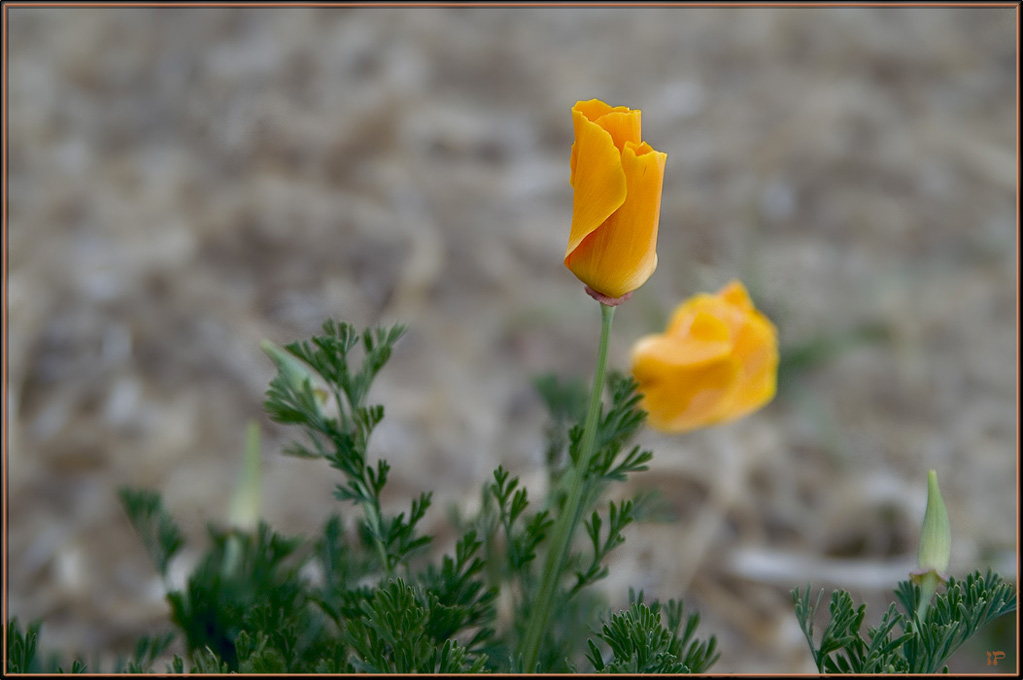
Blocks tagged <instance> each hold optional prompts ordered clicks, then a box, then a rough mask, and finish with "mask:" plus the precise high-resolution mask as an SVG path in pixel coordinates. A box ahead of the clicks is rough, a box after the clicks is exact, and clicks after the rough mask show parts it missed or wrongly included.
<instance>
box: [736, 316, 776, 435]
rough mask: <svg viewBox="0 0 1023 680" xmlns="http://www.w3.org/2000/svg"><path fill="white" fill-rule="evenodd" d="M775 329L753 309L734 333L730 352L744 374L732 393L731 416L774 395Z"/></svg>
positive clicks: (763, 402)
mask: <svg viewBox="0 0 1023 680" xmlns="http://www.w3.org/2000/svg"><path fill="white" fill-rule="evenodd" d="M777 336H778V331H777V329H775V327H774V324H772V323H771V322H770V321H769V320H768V319H767V317H766V316H764V315H763V314H761V313H760V312H757V311H752V312H751V313H750V316H749V317H748V318H747V321H746V323H745V324H744V325H743V327H742V329H741V330H740V331H739V333H737V334H736V336H735V347H734V349H733V350H732V355H733V356H734V357H736V358H737V359H738V360H739V361H740V362H741V363H742V372H743V378H742V380H741V384H740V387H739V389H738V390H736V392H735V394H734V395H733V400H734V401H733V403H732V405H731V408H730V411H731V413H732V414H731V417H732V418H738V417H740V416H742V415H745V414H747V413H749V412H751V411H755V410H756V409H758V408H760V407H761V406H763V405H764V404H766V403H767V402H769V401H771V399H773V398H774V394H775V391H776V390H777V384H778V380H777V375H778V342H777V339H776V338H777Z"/></svg>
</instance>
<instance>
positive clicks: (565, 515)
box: [521, 303, 615, 673]
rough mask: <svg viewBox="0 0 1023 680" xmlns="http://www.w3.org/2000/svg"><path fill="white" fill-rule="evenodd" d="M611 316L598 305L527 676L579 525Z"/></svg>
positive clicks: (528, 645)
mask: <svg viewBox="0 0 1023 680" xmlns="http://www.w3.org/2000/svg"><path fill="white" fill-rule="evenodd" d="M614 313H615V308H614V307H611V306H608V305H605V304H603V303H601V305H600V314H601V326H600V349H599V350H598V352H597V370H596V373H595V374H594V377H593V392H592V393H591V394H590V407H589V411H588V412H587V413H586V424H585V426H584V428H583V439H582V443H581V446H580V448H579V458H578V459H577V460H576V465H575V476H574V477H573V479H572V486H571V488H570V489H569V492H568V499H567V500H566V501H565V507H564V509H563V510H562V512H561V514H560V515H559V516H558V521H557V524H556V525H555V526H554V533H553V535H552V538H551V544H550V548H549V550H548V551H547V559H546V561H545V562H544V568H543V575H542V580H541V582H540V590H539V591H537V594H536V598H535V599H534V600H533V609H532V612H531V613H530V617H529V618H530V621H529V628H528V629H527V631H526V636H525V638H524V639H523V643H522V648H521V652H522V658H523V666H522V670H523V671H524V672H526V673H532V672H534V669H535V666H536V660H537V657H538V656H539V653H540V642H541V640H542V639H543V635H544V633H545V632H546V631H547V630H548V628H549V627H550V619H551V612H552V610H553V609H554V595H555V593H556V591H557V587H558V583H559V582H560V581H561V574H562V571H563V570H564V568H565V558H566V557H567V555H568V547H569V545H570V544H571V542H572V535H573V534H574V533H575V528H576V526H577V525H578V524H579V516H580V514H581V512H580V511H581V507H580V505H581V501H582V497H583V487H584V483H583V482H584V480H585V478H586V473H587V471H588V470H589V469H590V459H592V458H593V445H594V442H595V441H596V439H597V425H598V420H599V418H600V403H601V395H602V394H603V392H604V373H605V369H606V367H607V348H608V341H609V340H610V337H611V321H612V320H613V319H614Z"/></svg>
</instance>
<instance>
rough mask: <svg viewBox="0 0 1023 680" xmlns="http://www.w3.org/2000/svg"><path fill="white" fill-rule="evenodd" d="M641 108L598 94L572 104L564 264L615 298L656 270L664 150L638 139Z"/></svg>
mask: <svg viewBox="0 0 1023 680" xmlns="http://www.w3.org/2000/svg"><path fill="white" fill-rule="evenodd" d="M640 115H641V112H640V111H638V110H631V109H629V108H627V107H625V106H616V107H614V108H612V107H611V106H608V105H607V104H605V103H604V102H602V101H600V100H599V99H591V100H590V101H588V102H576V105H575V106H573V107H572V122H573V125H574V126H575V143H574V144H573V145H572V160H571V173H572V174H571V177H570V179H569V182H570V183H571V185H572V188H573V189H574V192H575V193H574V196H573V201H572V231H571V233H570V234H569V237H568V248H567V249H566V250H565V266H566V267H568V268H569V269H570V270H571V271H572V273H573V274H575V275H576V277H578V278H579V280H580V281H582V282H583V283H585V284H586V285H588V286H589V287H590V288H592V289H593V290H594V291H596V292H597V293H601V294H603V295H605V296H607V297H609V298H620V297H622V296H623V295H625V294H626V293H630V292H632V291H634V290H636V289H637V288H639V287H640V286H642V285H643V284H644V283H646V280H647V279H649V278H650V275H651V274H653V273H654V269H655V268H656V267H657V223H658V221H659V219H660V213H661V185H662V184H663V182H664V162H665V160H666V159H667V155H666V154H663V153H661V152H660V151H654V149H653V148H651V146H650V145H649V144H647V143H646V142H643V141H641V140H640V132H639V129H640Z"/></svg>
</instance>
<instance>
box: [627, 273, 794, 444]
mask: <svg viewBox="0 0 1023 680" xmlns="http://www.w3.org/2000/svg"><path fill="white" fill-rule="evenodd" d="M632 374H633V376H635V378H636V381H637V382H638V383H639V390H640V392H641V393H642V395H643V401H642V403H641V406H642V408H644V409H645V410H646V411H647V412H648V413H649V417H648V419H647V422H648V423H650V425H651V426H653V427H654V428H656V429H658V430H661V431H664V432H672V433H678V432H686V431H688V430H694V429H696V428H699V427H706V426H708V425H713V424H715V423H721V422H726V421H729V420H734V419H736V418H739V417H741V416H744V415H746V414H748V413H751V412H753V411H755V410H757V409H758V408H760V407H761V406H764V405H765V404H767V403H768V402H769V401H771V399H772V398H774V394H775V390H776V386H777V378H778V332H777V330H776V329H775V327H774V324H772V323H771V321H770V320H769V319H768V318H767V317H766V316H764V315H763V314H761V313H760V312H759V311H757V310H756V309H755V308H754V307H753V302H752V301H751V300H750V298H749V294H748V293H747V292H746V288H745V287H744V286H743V285H742V283H740V282H739V281H732V282H730V283H729V284H728V285H726V286H725V287H724V288H722V289H721V290H720V291H719V292H718V293H717V294H716V295H711V294H709V293H701V294H699V295H696V296H694V297H692V298H690V299H689V300H686V301H685V302H683V303H682V304H681V305H679V307H678V308H677V309H676V310H675V313H674V314H673V315H672V317H671V321H670V322H669V324H668V328H667V330H665V332H664V333H661V334H655V335H648V336H646V337H644V338H641V339H640V340H639V341H637V342H636V344H635V345H634V346H633V348H632Z"/></svg>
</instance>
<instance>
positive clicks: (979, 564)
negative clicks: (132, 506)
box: [5, 7, 1018, 673]
mask: <svg viewBox="0 0 1023 680" xmlns="http://www.w3.org/2000/svg"><path fill="white" fill-rule="evenodd" d="M7 16H8V19H9V36H8V38H9V62H8V69H9V72H8V75H9V81H8V88H9V89H8V94H9V124H10V127H9V141H10V148H9V156H8V160H9V171H10V174H9V180H8V181H9V185H8V189H9V198H10V204H9V217H10V222H9V224H8V225H7V234H8V247H9V279H8V282H7V283H8V289H7V295H8V300H7V302H8V310H9V338H8V341H9V345H8V352H9V353H8V356H7V362H8V367H9V370H10V374H9V375H10V381H9V384H8V385H6V386H5V390H6V391H7V399H8V401H7V403H8V414H7V415H8V418H7V433H6V434H7V449H6V452H5V453H6V456H7V465H8V470H9V476H8V478H7V484H8V492H9V495H8V499H7V502H8V503H9V505H8V509H9V535H8V537H7V544H8V549H9V559H10V563H9V569H10V571H9V581H8V588H9V593H8V595H9V598H8V600H7V606H8V609H9V614H10V615H12V616H18V617H20V618H21V619H23V620H26V619H32V618H36V617H41V618H42V619H43V620H44V622H45V626H44V637H43V644H44V647H52V646H57V647H61V648H64V649H76V650H79V651H80V652H81V653H83V654H87V655H90V654H91V655H95V654H99V653H103V654H108V653H112V652H127V651H128V650H129V646H130V644H131V643H132V642H133V640H134V639H135V637H136V636H137V635H138V634H139V633H140V632H143V631H151V630H163V629H165V628H166V624H165V623H164V622H165V618H164V617H165V615H166V608H165V605H164V603H163V600H162V596H163V592H162V590H161V586H160V583H159V580H158V579H157V578H156V576H155V573H154V570H153V568H152V567H151V565H150V564H149V562H148V560H147V558H146V557H145V554H144V552H143V549H142V547H141V545H140V543H139V541H138V540H137V538H136V536H135V535H134V533H133V532H132V530H131V527H130V526H129V524H128V522H127V520H126V518H125V516H124V515H123V513H122V512H121V510H120V507H119V505H118V503H117V501H116V497H115V490H116V488H117V487H118V486H120V485H122V484H130V485H134V486H146V487H152V488H156V489H159V490H160V491H162V492H163V494H164V496H165V501H166V503H167V505H168V506H169V508H170V509H171V511H172V512H173V514H174V515H175V516H176V517H177V518H178V520H179V521H180V522H181V524H182V525H183V526H184V528H185V529H186V530H187V531H188V533H189V536H190V537H191V538H192V541H191V543H190V544H189V548H188V550H187V551H186V554H185V555H184V556H183V557H182V558H181V559H180V560H179V562H178V564H177V569H176V572H175V575H174V578H175V579H177V582H181V580H182V579H183V578H184V577H185V574H186V573H187V570H188V569H189V568H190V564H191V562H190V560H194V559H195V558H196V556H197V555H198V553H199V551H200V549H201V548H202V546H203V544H202V536H203V527H204V525H205V523H206V522H207V521H220V520H222V519H223V518H225V516H226V512H227V503H228V499H229V497H230V494H231V492H232V490H233V484H234V480H235V477H236V473H237V470H238V469H239V465H240V461H241V451H242V445H243V440H244V424H245V421H246V420H247V419H249V418H260V422H261V423H262V424H263V425H264V461H265V467H264V484H263V490H264V504H263V507H264V512H263V514H264V517H265V518H266V519H267V520H268V521H270V522H271V524H273V525H274V526H275V527H277V528H278V529H280V530H283V531H286V532H290V533H300V532H312V531H315V530H316V529H317V528H318V527H319V526H320V524H321V523H322V521H323V519H324V518H325V517H326V516H327V515H328V514H329V513H330V512H331V511H332V510H333V508H334V507H335V504H336V501H335V500H333V498H332V496H331V490H332V488H333V485H334V483H335V482H334V480H333V478H332V475H331V474H330V473H329V472H328V470H327V468H326V466H325V465H323V464H320V463H316V462H312V461H301V460H292V459H287V458H285V457H283V456H281V455H280V450H281V448H282V447H283V445H284V444H285V443H286V442H287V441H288V438H289V437H290V436H291V433H290V432H289V431H287V430H286V429H284V428H281V427H278V426H275V425H273V424H271V423H269V422H268V421H267V420H266V419H265V418H263V417H261V402H262V398H263V392H264V390H265V389H266V385H267V382H268V381H269V379H270V377H271V375H272V371H271V364H270V362H269V361H268V360H267V359H266V357H265V356H264V355H263V354H262V353H261V352H260V350H259V348H258V342H259V340H260V339H261V338H264V337H268V338H271V339H273V340H275V341H277V342H280V343H284V342H288V341H291V340H293V339H298V338H305V337H308V336H309V335H311V334H313V333H315V332H317V331H318V329H319V327H320V324H321V323H322V321H323V320H324V319H326V318H327V317H336V318H340V319H343V320H347V321H350V322H352V323H355V324H357V325H360V326H361V325H365V324H371V323H378V322H387V323H390V322H394V321H402V322H405V323H407V324H408V325H409V326H410V328H411V330H410V332H409V334H408V336H406V338H405V339H404V340H403V341H402V343H401V345H400V349H399V350H398V352H397V353H396V355H395V357H394V358H393V360H392V362H391V364H390V365H389V366H388V368H387V369H386V370H385V371H384V373H383V374H382V376H381V378H380V379H379V381H378V383H377V385H376V387H375V392H374V395H373V397H374V399H375V400H377V401H379V402H381V403H384V404H385V405H386V407H387V414H388V417H387V419H386V420H385V421H384V423H383V424H382V426H381V428H380V430H379V431H378V433H377V436H376V438H375V440H374V444H373V446H374V449H373V450H374V452H375V453H376V454H377V455H381V456H385V457H387V459H388V460H389V461H390V462H391V463H392V466H393V468H394V469H393V473H392V478H393V482H392V484H393V487H394V488H393V489H392V494H391V496H390V497H389V498H390V499H391V500H393V501H395V502H398V503H401V504H402V505H404V504H405V502H406V501H404V500H403V498H404V497H405V496H406V494H410V493H413V492H416V493H418V492H419V491H421V490H427V489H434V490H435V491H436V492H437V493H436V496H435V501H436V502H435V506H434V509H433V510H432V511H431V514H430V515H429V521H430V522H431V523H432V524H433V525H435V526H441V525H443V523H444V522H445V510H444V509H445V506H446V504H449V503H457V504H460V505H461V506H462V507H463V508H465V509H467V510H471V509H472V507H473V504H474V503H475V502H476V500H477V498H478V491H477V490H478V487H479V485H480V484H481V483H483V482H484V481H485V480H487V479H488V478H489V476H490V472H491V471H492V470H493V468H494V467H496V465H497V464H498V462H502V463H503V464H504V465H505V466H506V467H510V468H512V469H513V470H514V471H515V472H516V473H518V474H521V475H522V476H523V478H524V479H525V480H529V481H530V482H531V483H532V484H534V485H538V484H539V483H540V480H541V479H542V471H541V458H542V444H543V442H542V439H541V430H542V426H543V423H544V416H545V414H544V412H543V409H542V407H541V405H540V403H539V400H538V398H537V396H536V395H535V393H534V391H533V389H532V387H531V379H532V377H533V376H534V375H536V374H539V373H543V372H547V371H554V372H556V373H558V374H559V375H562V376H573V375H576V376H583V377H585V378H586V380H589V379H590V374H591V371H592V364H593V359H594V356H595V352H596V341H597V334H598V330H599V314H598V312H597V307H596V305H595V304H594V303H593V302H592V301H591V300H590V299H589V298H588V297H587V296H586V295H585V293H584V292H583V290H582V286H581V284H579V283H578V282H577V281H576V280H575V278H574V277H573V276H572V274H571V273H570V272H569V271H568V270H566V269H565V268H564V267H563V265H562V262H561V260H562V257H563V254H564V248H565V243H566V241H567V236H568V228H569V224H570V221H571V189H570V187H569V186H568V157H569V149H570V146H571V144H572V124H571V115H570V109H571V107H572V105H573V104H574V103H575V102H576V101H577V100H580V99H590V98H594V97H597V98H600V99H603V100H604V101H606V102H608V103H610V104H612V105H626V106H630V107H632V108H639V109H641V110H642V111H643V124H644V126H643V136H644V139H645V140H646V141H648V142H649V143H650V144H651V145H653V146H654V147H655V148H656V149H658V150H661V151H664V152H666V153H667V154H668V163H667V169H666V178H665V185H664V199H663V208H662V213H661V235H660V245H659V261H660V264H659V267H658V270H657V272H656V273H655V274H654V276H653V277H652V278H651V279H650V281H649V282H648V283H647V284H646V285H645V286H644V287H643V288H642V289H641V290H639V291H638V292H637V293H636V294H635V295H634V297H633V299H632V300H631V301H630V302H629V303H627V304H626V305H625V306H623V307H621V308H620V311H619V313H618V314H617V318H616V321H615V328H614V337H613V341H612V348H611V352H612V356H611V363H612V366H613V367H615V368H618V369H620V370H626V369H627V367H628V352H629V346H630V344H631V343H632V342H633V341H634V340H636V339H637V338H638V337H640V336H641V335H643V334H645V333H649V332H653V331H656V330H660V329H661V327H662V324H663V322H664V320H665V319H666V317H667V316H668V314H670V312H671V310H672V308H673V307H674V305H675V304H677V303H678V302H679V301H681V300H682V299H683V298H684V297H687V296H689V295H691V294H693V293H696V292H699V291H702V290H716V289H718V288H719V287H721V286H722V285H724V284H725V283H726V282H727V281H728V280H729V279H731V278H733V277H738V278H741V279H742V280H743V281H744V282H746V284H747V285H748V286H749V288H750V291H751V293H752V295H753V298H754V300H755V301H756V303H757V304H758V306H759V307H761V308H762V309H763V310H764V311H765V312H766V313H767V314H768V315H769V316H770V317H771V318H772V319H773V320H774V321H775V323H776V324H777V326H778V328H779V331H780V336H781V343H782V349H783V352H789V353H791V352H793V351H795V350H798V349H799V348H804V349H805V348H807V347H810V348H811V349H812V348H814V347H816V348H821V347H827V346H829V343H831V339H837V341H836V342H838V344H839V345H840V349H839V351H836V352H833V353H831V354H827V355H826V356H824V358H823V359H822V360H820V361H815V362H810V363H804V364H802V365H801V368H798V370H795V369H793V370H788V371H786V372H784V373H783V374H782V379H781V385H780V391H779V395H778V397H777V398H776V399H775V401H774V402H773V403H772V404H771V405H769V406H768V407H767V408H765V409H764V410H762V411H761V412H759V413H757V414H754V415H752V416H750V417H748V418H746V419H744V420H742V421H739V422H736V423H733V424H729V425H724V426H720V427H717V428H712V429H708V430H704V431H699V432H696V433H693V434H690V435H685V436H680V437H666V436H660V435H657V434H656V433H653V432H648V433H645V434H644V435H643V437H642V442H643V443H644V444H646V445H648V446H650V447H651V448H653V449H654V452H655V460H654V463H653V465H652V470H651V471H650V472H647V473H644V474H639V475H637V476H636V477H635V478H634V480H633V482H632V486H633V488H634V489H636V490H639V489H651V488H656V489H659V490H660V491H661V492H662V493H663V495H664V498H665V500H666V501H667V502H668V503H669V504H670V507H671V509H672V511H673V512H674V513H675V515H676V516H677V519H676V521H674V522H672V523H668V524H660V525H656V524H647V525H641V526H639V525H638V526H634V527H632V528H631V529H630V531H629V533H628V540H627V543H626V544H625V545H624V546H623V547H622V548H619V550H618V552H617V555H616V559H615V564H614V565H612V575H611V578H610V579H608V581H607V582H606V587H607V589H608V597H609V598H610V599H611V602H612V603H613V604H615V605H621V604H622V603H623V602H624V600H625V597H626V592H627V588H628V586H630V585H633V586H636V587H637V588H643V589H644V590H645V591H646V593H647V596H648V598H649V597H662V598H665V599H667V598H669V597H679V596H681V597H683V598H684V599H685V601H686V603H687V606H689V607H693V608H696V609H698V610H699V611H700V612H701V614H702V616H703V622H704V623H703V624H702V625H703V632H704V634H710V633H716V634H717V635H718V636H719V638H720V640H719V641H720V646H721V649H722V657H721V660H720V661H719V662H718V664H717V665H716V666H715V667H714V668H713V670H714V671H715V672H737V673H759V672H774V673H784V672H810V671H812V670H813V666H812V663H811V660H810V657H809V653H808V650H807V648H806V644H805V641H804V640H803V639H802V636H801V633H800V632H799V630H798V627H797V626H796V621H795V618H794V616H793V614H792V608H791V602H790V599H789V595H788V591H789V589H790V588H792V587H795V586H799V585H804V584H806V583H807V582H811V581H812V582H813V584H814V586H815V587H818V586H819V587H827V588H831V587H834V586H835V585H842V586H845V587H848V588H849V589H850V590H852V592H853V595H854V596H855V597H856V598H858V599H865V600H866V601H867V602H868V603H869V609H868V621H876V617H878V616H879V615H880V613H881V610H882V608H883V601H882V599H881V598H882V597H883V594H884V592H885V591H887V590H890V588H891V587H892V585H894V583H895V582H896V581H897V580H899V579H901V578H904V577H905V575H906V573H907V572H908V570H909V569H910V568H912V566H913V564H914V562H915V551H916V537H917V532H918V531H919V525H920V521H921V519H922V516H923V509H924V500H925V488H926V470H927V469H929V468H933V469H936V470H937V471H938V477H939V480H940V482H941V488H942V491H943V493H944V496H945V499H946V502H947V503H948V507H949V512H950V515H951V522H952V528H953V532H954V533H953V550H954V554H953V559H952V571H953V573H955V574H960V575H962V574H965V573H967V572H968V571H971V570H973V569H978V568H979V569H986V568H988V567H992V568H994V569H997V570H999V571H1001V572H1002V573H1003V574H1004V575H1005V576H1007V577H1009V578H1015V574H1016V569H1017V562H1016V555H1017V545H1016V534H1017V527H1016V522H1017V520H1016V517H1017V514H1016V512H1017V487H1016V479H1017V432H1018V430H1017V418H1016V392H1017V369H1018V357H1017V350H1016V344H1017V333H1016V325H1017V317H1016V310H1017V291H1018V278H1017V256H1016V251H1017V241H1018V239H1017V223H1016V200H1017V197H1016V191H1015V189H1016V186H1017V174H1016V160H1017V159H1016V144H1017V139H1016V135H1015V130H1016V115H1017V110H1016V85H1015V83H1016V70H1015V69H1016V66H1015V64H1016V58H1017V53H1016V33H1015V30H1016V12H1015V10H1014V8H1012V7H1007V8H1004V9H991V8H966V9H963V8H960V9H954V8H922V7H917V8H838V7H825V8H806V9H783V8H723V9H708V8H662V9H621V8H561V9H558V8H504V9H499V8H481V9H469V8H418V9H409V8H403V9H381V8H367V7H362V8H334V9H311V8H306V9H301V8H294V9H285V8H234V9H215V8H191V9H189V8H181V9H144V8H92V9H67V8H60V9H57V8H50V9H44V8H25V7H9V8H8V9H7ZM864 328H870V329H874V330H875V331H879V333H874V336H875V338H879V339H875V340H873V341H870V342H867V341H862V342H852V343H844V344H842V339H843V338H849V337H853V336H856V335H857V333H860V331H861V330H862V329H864ZM834 344H835V343H831V345H834ZM790 356H791V354H790ZM803 356H805V354H804V355H803ZM533 488H534V489H536V491H537V492H539V486H534V487H533ZM1013 625H1014V622H1010V624H1009V626H1010V629H1009V631H1008V633H1007V635H1008V637H1003V638H991V641H985V642H982V643H978V645H979V646H976V647H975V648H969V649H964V650H963V652H961V654H960V656H959V657H958V658H957V660H956V663H955V664H954V665H953V670H981V671H983V670H993V669H990V668H988V669H985V668H984V662H985V655H984V650H985V649H988V648H990V645H993V644H1000V642H1002V641H1004V640H1013V639H1014V638H1015V635H1014V632H1013V630H1012V626H1013ZM985 645H987V646H985ZM1006 651H1007V652H1008V653H1009V658H1008V659H1006V660H1005V661H1003V662H1002V664H1003V666H1002V668H1000V669H999V670H1003V669H1004V670H1012V668H1013V667H1014V665H1015V661H1016V660H1015V651H1014V650H1013V649H1011V648H1010V649H1007V650H1006Z"/></svg>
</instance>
